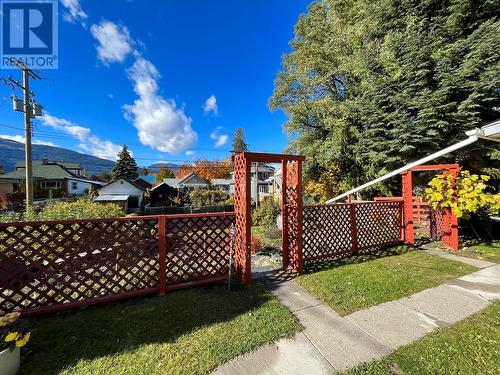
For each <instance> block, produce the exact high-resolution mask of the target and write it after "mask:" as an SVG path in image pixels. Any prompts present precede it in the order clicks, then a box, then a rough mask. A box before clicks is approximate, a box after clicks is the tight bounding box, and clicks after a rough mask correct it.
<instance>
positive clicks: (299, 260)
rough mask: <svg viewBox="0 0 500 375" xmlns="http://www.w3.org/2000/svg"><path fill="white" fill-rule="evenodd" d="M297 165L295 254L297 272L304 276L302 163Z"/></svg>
mask: <svg viewBox="0 0 500 375" xmlns="http://www.w3.org/2000/svg"><path fill="white" fill-rule="evenodd" d="M295 163H297V198H296V199H297V205H296V208H297V233H296V235H297V247H296V249H295V251H296V252H297V253H296V254H295V262H296V265H295V266H296V267H295V271H297V273H298V274H299V275H302V274H303V273H304V256H303V252H302V250H303V248H302V161H301V160H296V161H295Z"/></svg>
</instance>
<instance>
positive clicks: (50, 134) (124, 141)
mask: <svg viewBox="0 0 500 375" xmlns="http://www.w3.org/2000/svg"><path fill="white" fill-rule="evenodd" d="M0 126H1V127H5V128H9V129H14V130H19V131H21V130H23V129H21V128H19V127H16V126H12V125H8V124H5V123H0ZM33 132H34V134H36V135H37V137H38V138H44V139H53V140H57V139H60V140H70V141H79V140H78V138H76V137H74V136H71V135H63V134H59V133H53V132H48V131H45V130H39V129H35V130H33ZM96 137H97V138H99V140H100V141H102V142H113V143H120V144H137V145H141V146H146V145H144V144H142V143H141V142H140V141H138V140H133V139H123V138H122V139H117V138H101V137H99V136H96ZM190 150H191V151H194V152H213V153H221V152H230V151H231V150H230V149H229V148H221V149H217V150H214V149H211V148H203V147H197V148H191V149H190Z"/></svg>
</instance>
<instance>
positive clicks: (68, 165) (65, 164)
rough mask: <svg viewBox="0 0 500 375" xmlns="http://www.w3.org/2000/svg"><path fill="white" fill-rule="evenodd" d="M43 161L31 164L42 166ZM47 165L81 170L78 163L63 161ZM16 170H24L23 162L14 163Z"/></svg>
mask: <svg viewBox="0 0 500 375" xmlns="http://www.w3.org/2000/svg"><path fill="white" fill-rule="evenodd" d="M43 163H44V161H43V160H33V161H32V164H33V166H35V165H43ZM48 163H49V164H58V165H60V166H62V167H64V168H67V169H81V168H82V165H81V164H80V163H72V162H65V161H61V162H59V161H49V162H48ZM16 168H24V161H18V162H17V163H16Z"/></svg>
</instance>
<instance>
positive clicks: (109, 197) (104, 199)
mask: <svg viewBox="0 0 500 375" xmlns="http://www.w3.org/2000/svg"><path fill="white" fill-rule="evenodd" d="M129 197H130V195H111V194H101V195H99V196H97V197H95V198H94V201H95V202H108V201H115V202H117V201H118V202H122V201H126V200H127V199H128V198H129Z"/></svg>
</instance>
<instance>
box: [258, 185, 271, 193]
mask: <svg viewBox="0 0 500 375" xmlns="http://www.w3.org/2000/svg"><path fill="white" fill-rule="evenodd" d="M268 192H269V186H268V185H259V193H268Z"/></svg>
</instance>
